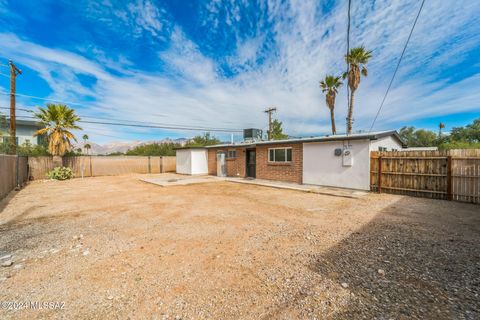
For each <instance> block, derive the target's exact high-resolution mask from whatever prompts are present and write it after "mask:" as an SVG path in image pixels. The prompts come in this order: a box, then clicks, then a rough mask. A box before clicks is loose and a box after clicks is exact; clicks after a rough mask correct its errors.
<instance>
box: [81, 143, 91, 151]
mask: <svg viewBox="0 0 480 320" xmlns="http://www.w3.org/2000/svg"><path fill="white" fill-rule="evenodd" d="M83 147H84V148H85V149H86V150H87V154H88V153H89V150H90V149H91V148H92V146H91V145H90V143H85V144H84V145H83Z"/></svg>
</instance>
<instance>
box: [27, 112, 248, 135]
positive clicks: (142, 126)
mask: <svg viewBox="0 0 480 320" xmlns="http://www.w3.org/2000/svg"><path fill="white" fill-rule="evenodd" d="M19 118H26V119H36V118H35V117H32V116H19ZM78 122H79V123H88V124H101V125H111V126H123V127H134V128H149V129H169V130H182V131H214V132H242V130H238V129H236V130H232V129H219V128H201V127H181V126H173V125H172V126H160V125H143V124H129V123H121V122H102V121H88V120H79V121H78Z"/></svg>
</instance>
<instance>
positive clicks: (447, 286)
mask: <svg viewBox="0 0 480 320" xmlns="http://www.w3.org/2000/svg"><path fill="white" fill-rule="evenodd" d="M407 199H408V198H402V199H401V200H399V201H398V202H397V203H396V204H395V205H393V206H391V207H388V208H386V209H385V210H383V212H382V213H381V214H379V215H377V216H376V218H375V219H374V220H372V221H371V222H370V223H369V224H368V225H366V226H365V227H363V228H361V229H359V230H357V231H356V232H354V233H353V234H351V235H350V236H349V237H348V238H346V239H344V240H343V241H341V242H340V243H339V244H338V245H336V246H335V247H332V248H331V249H330V250H329V251H328V252H327V253H326V254H323V255H319V256H317V257H316V259H315V262H314V263H313V264H312V266H311V268H312V270H313V271H314V272H317V273H319V274H321V275H322V276H324V277H327V278H330V279H332V280H335V281H336V282H337V283H339V284H342V283H343V285H344V286H345V287H347V286H348V287H347V288H346V290H349V291H350V292H351V293H350V296H351V299H349V303H348V305H347V306H346V307H345V308H344V309H342V310H340V312H338V313H337V314H336V315H335V318H358V317H363V316H365V317H366V318H368V319H372V318H378V319H390V318H393V319H410V318H423V319H425V318H429V319H444V318H445V319H478V318H479V317H480V296H479V295H480V250H479V243H480V206H475V205H469V204H459V203H451V202H447V201H442V202H443V204H442V205H441V210H434V212H432V211H433V210H432V208H438V207H439V206H438V203H437V205H435V206H429V203H430V202H432V203H433V202H435V201H437V202H438V201H439V200H424V201H421V202H420V205H417V204H415V205H414V206H413V207H411V208H410V207H409V206H410V204H411V202H409V201H408V200H407ZM459 206H462V207H463V209H465V210H461V211H462V212H463V213H462V214H461V215H460V214H458V215H457V213H456V212H455V208H458V207H459ZM383 272H384V273H385V274H384V275H382V274H383Z"/></svg>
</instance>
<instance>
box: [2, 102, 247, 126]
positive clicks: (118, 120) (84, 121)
mask: <svg viewBox="0 0 480 320" xmlns="http://www.w3.org/2000/svg"><path fill="white" fill-rule="evenodd" d="M0 109H9V108H6V107H0ZM17 110H19V111H25V112H30V113H33V112H34V111H33V110H30V109H24V108H17ZM79 116H80V117H81V118H87V119H99V120H106V121H117V122H120V123H122V122H136V123H138V124H139V125H140V124H144V125H146V126H153V127H163V126H165V127H168V128H169V129H173V128H178V129H183V130H198V131H218V132H243V131H242V130H241V129H235V128H212V127H201V126H185V125H177V124H167V123H158V122H145V121H136V120H126V119H115V118H101V117H89V116H82V115H79ZM30 118H32V119H35V117H30ZM79 122H83V123H87V121H86V120H80V121H79ZM124 124H125V123H122V124H121V125H124ZM119 125H120V124H119ZM125 125H127V124H125ZM132 125H135V124H132ZM186 128H190V129H186Z"/></svg>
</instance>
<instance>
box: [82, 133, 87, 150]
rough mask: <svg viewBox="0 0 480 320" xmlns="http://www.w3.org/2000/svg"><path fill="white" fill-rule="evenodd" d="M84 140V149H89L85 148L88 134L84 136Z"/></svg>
mask: <svg viewBox="0 0 480 320" xmlns="http://www.w3.org/2000/svg"><path fill="white" fill-rule="evenodd" d="M82 139H83V148H84V149H87V148H86V147H85V145H86V144H87V140H88V134H84V135H83V136H82Z"/></svg>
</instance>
